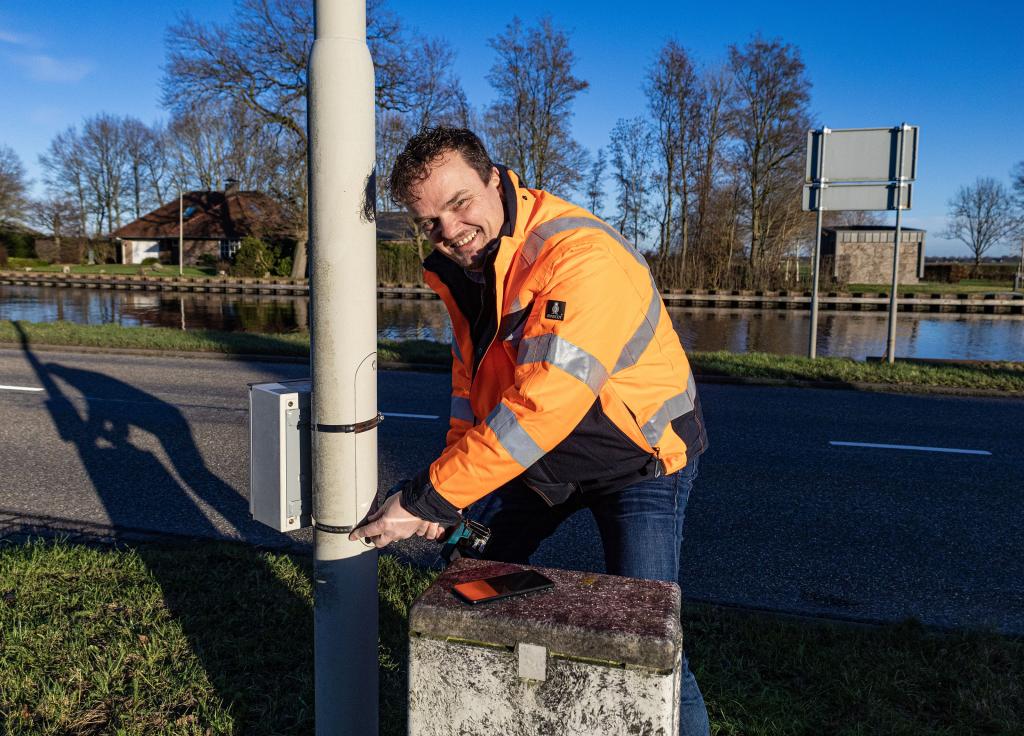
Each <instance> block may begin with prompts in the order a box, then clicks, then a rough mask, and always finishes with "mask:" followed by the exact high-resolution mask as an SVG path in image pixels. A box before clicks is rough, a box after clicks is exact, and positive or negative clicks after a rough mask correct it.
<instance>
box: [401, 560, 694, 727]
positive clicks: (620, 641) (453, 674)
mask: <svg viewBox="0 0 1024 736" xmlns="http://www.w3.org/2000/svg"><path fill="white" fill-rule="evenodd" d="M520 569H522V567H521V566H519V565H510V564H505V563H495V562H483V561H479V560H459V561H458V562H457V563H456V564H455V565H453V566H452V567H451V568H449V569H448V570H447V571H446V572H445V573H444V574H443V575H442V576H441V577H440V578H438V580H437V581H436V582H435V583H434V584H433V585H432V586H431V587H430V588H428V589H427V591H426V592H425V593H424V594H423V596H421V597H420V599H419V600H418V601H417V602H416V603H415V604H414V605H413V607H412V610H411V612H410V616H409V637H410V638H409V734H410V736H452V734H459V735H460V736H477V735H479V736H494V735H495V734H500V735H501V736H528V735H530V736H532V735H534V734H536V735H537V736H541V735H544V736H548V735H551V734H560V735H562V734H564V735H566V736H569V735H573V734H580V736H583V735H584V734H586V735H587V736H599V735H605V734H607V735H608V736H613V735H614V736H619V735H620V734H630V733H636V734H651V735H652V736H653V735H654V734H663V735H664V736H676V735H677V734H678V733H679V685H680V664H681V659H682V640H683V637H682V629H681V627H680V624H679V604H680V594H679V586H677V585H675V584H674V583H662V582H654V581H649V580H634V579H631V578H620V577H614V576H610V575H597V574H593V573H579V572H571V571H566V570H551V569H545V568H534V569H537V570H538V571H540V572H542V573H543V574H545V575H547V576H548V577H549V578H551V579H552V580H554V581H555V587H554V589H552V590H548V591H544V592H540V593H531V594H528V595H524V596H517V597H514V598H509V599H505V600H500V601H495V602H492V603H484V604H480V605H476V606H470V605H468V604H466V603H463V602H462V601H461V600H460V599H459V598H457V597H456V596H455V594H454V593H453V592H452V591H451V588H452V585H454V584H455V583H460V582H464V581H467V580H474V579H477V578H481V577H490V576H493V575H502V574H504V573H507V572H514V571H516V570H520Z"/></svg>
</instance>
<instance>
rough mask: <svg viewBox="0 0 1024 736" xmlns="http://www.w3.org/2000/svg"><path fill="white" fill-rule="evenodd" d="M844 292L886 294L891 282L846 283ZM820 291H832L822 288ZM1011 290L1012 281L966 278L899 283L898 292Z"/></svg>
mask: <svg viewBox="0 0 1024 736" xmlns="http://www.w3.org/2000/svg"><path fill="white" fill-rule="evenodd" d="M841 290H842V291H843V292H844V293H853V292H871V293H880V294H886V295H888V294H889V293H890V292H891V291H892V284H847V285H846V286H843V287H842V289H841ZM821 291H822V292H828V291H833V289H829V288H823V289H822V290H821ZM1009 291H1013V281H981V280H968V281H959V282H957V283H955V284H949V283H946V282H944V281H922V282H921V283H917V284H900V285H899V286H898V288H897V293H898V294H917V295H918V296H920V295H922V294H925V295H927V294H992V293H1001V292H1009Z"/></svg>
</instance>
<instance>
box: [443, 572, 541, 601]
mask: <svg viewBox="0 0 1024 736" xmlns="http://www.w3.org/2000/svg"><path fill="white" fill-rule="evenodd" d="M554 585H555V584H554V582H553V581H552V580H551V579H550V578H546V577H544V576H543V575H541V574H540V573H539V572H537V571H536V570H522V571H520V572H511V573H508V574H507V575H496V576H495V577H493V578H481V579H480V580H470V581H468V582H465V583H458V584H457V585H453V586H452V590H454V591H455V594H456V595H457V596H459V597H460V598H461V599H462V600H464V601H466V603H473V604H476V603H487V602H488V601H496V600H498V599H499V598H508V597H509V596H512V595H522V594H523V593H532V592H533V591H535V590H546V589H547V588H552V587H554Z"/></svg>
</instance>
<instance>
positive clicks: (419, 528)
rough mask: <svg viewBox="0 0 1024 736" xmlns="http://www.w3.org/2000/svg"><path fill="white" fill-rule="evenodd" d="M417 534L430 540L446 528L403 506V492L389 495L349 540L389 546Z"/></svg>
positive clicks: (439, 536) (438, 536)
mask: <svg viewBox="0 0 1024 736" xmlns="http://www.w3.org/2000/svg"><path fill="white" fill-rule="evenodd" d="M413 535H416V536H419V537H426V538H427V539H430V540H435V539H440V538H441V537H442V536H444V528H443V527H442V526H441V525H440V524H438V523H437V522H434V521H426V520H424V519H421V518H420V517H418V516H415V515H414V514H411V513H409V512H408V511H406V510H405V509H404V508H403V507H402V501H401V494H400V493H396V494H394V495H393V496H390V497H388V499H387V500H386V501H385V502H384V505H383V506H381V507H380V508H379V509H377V511H375V512H374V513H373V514H371V515H370V516H368V517H366V521H365V522H363V525H362V526H361V527H359V528H358V529H356V530H355V531H353V532H352V533H351V534H349V535H348V538H349V541H352V542H354V541H356V540H357V539H365V540H367V541H370V542H373V545H374V546H375V547H387V546H388V545H389V544H391V543H392V542H397V541H399V540H401V539H408V538H409V537H411V536H413Z"/></svg>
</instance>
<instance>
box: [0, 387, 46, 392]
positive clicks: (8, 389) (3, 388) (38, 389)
mask: <svg viewBox="0 0 1024 736" xmlns="http://www.w3.org/2000/svg"><path fill="white" fill-rule="evenodd" d="M43 390H45V389H41V388H35V387H33V386H0V391H43Z"/></svg>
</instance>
